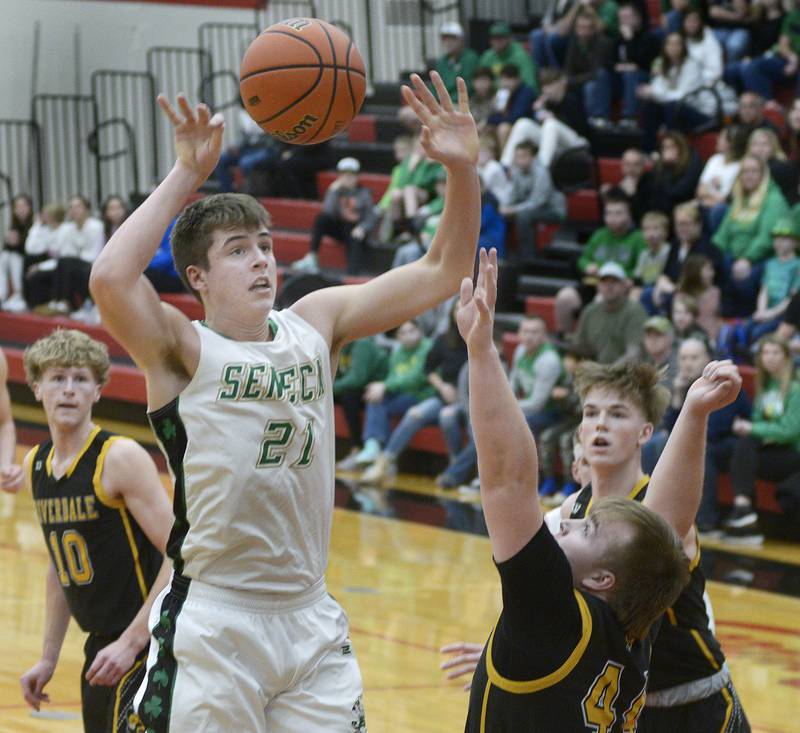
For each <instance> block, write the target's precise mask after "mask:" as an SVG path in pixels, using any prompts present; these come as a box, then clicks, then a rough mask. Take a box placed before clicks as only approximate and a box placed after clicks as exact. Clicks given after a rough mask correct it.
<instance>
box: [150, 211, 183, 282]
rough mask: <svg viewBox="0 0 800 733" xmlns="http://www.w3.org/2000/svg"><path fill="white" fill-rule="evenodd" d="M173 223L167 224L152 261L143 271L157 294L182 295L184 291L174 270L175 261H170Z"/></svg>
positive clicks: (173, 221)
mask: <svg viewBox="0 0 800 733" xmlns="http://www.w3.org/2000/svg"><path fill="white" fill-rule="evenodd" d="M175 221H176V220H175V219H173V220H172V221H171V222H170V223H169V226H168V227H167V231H166V232H164V236H163V237H161V243H160V244H159V245H158V249H157V250H156V253H155V254H154V255H153V259H152V260H150V264H149V265H148V266H147V269H146V270H145V271H144V275H145V277H146V278H147V279H148V280H149V281H150V282H151V283H152V285H153V287H154V288H155V289H156V292H157V293H183V292H185V291H186V289H185V288H184V287H183V281H182V280H181V277H180V275H178V271H177V270H176V269H175V261H174V260H173V259H172V246H171V237H172V229H173V227H174V226H175Z"/></svg>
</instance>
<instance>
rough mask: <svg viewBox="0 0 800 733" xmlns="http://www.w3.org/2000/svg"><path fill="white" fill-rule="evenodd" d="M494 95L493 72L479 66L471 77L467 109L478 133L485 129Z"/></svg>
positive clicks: (492, 107) (492, 106) (492, 109)
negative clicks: (470, 92)
mask: <svg viewBox="0 0 800 733" xmlns="http://www.w3.org/2000/svg"><path fill="white" fill-rule="evenodd" d="M494 96H495V79H494V73H493V72H492V70H491V69H490V68H489V67H487V66H481V67H480V68H478V69H477V70H476V71H475V74H474V76H473V77H472V94H470V95H469V111H470V112H471V113H472V117H473V118H474V120H475V124H476V125H477V126H478V132H480V133H483V132H484V131H485V130H486V125H487V122H488V120H489V115H491V114H492V112H493V111H494ZM412 114H413V110H412Z"/></svg>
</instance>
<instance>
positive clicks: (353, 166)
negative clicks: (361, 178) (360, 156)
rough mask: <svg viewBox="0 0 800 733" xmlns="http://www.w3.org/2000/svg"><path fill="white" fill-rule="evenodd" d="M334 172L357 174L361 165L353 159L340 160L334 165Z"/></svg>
mask: <svg viewBox="0 0 800 733" xmlns="http://www.w3.org/2000/svg"><path fill="white" fill-rule="evenodd" d="M336 170H337V171H340V172H342V173H358V172H359V171H360V170H361V163H359V162H358V161H357V160H356V159H355V158H342V159H341V160H340V161H339V162H338V163H337V164H336Z"/></svg>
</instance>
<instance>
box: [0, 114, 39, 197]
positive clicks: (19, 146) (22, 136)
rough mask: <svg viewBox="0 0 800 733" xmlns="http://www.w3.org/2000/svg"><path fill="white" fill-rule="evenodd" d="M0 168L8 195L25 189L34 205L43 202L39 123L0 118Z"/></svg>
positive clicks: (24, 191) (22, 191)
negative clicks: (7, 187) (9, 191)
mask: <svg viewBox="0 0 800 733" xmlns="http://www.w3.org/2000/svg"><path fill="white" fill-rule="evenodd" d="M0 171H2V172H3V175H4V176H5V180H6V181H7V183H8V186H9V187H10V190H11V196H13V195H14V194H17V193H27V194H29V195H30V196H31V198H32V199H33V204H34V207H36V208H37V209H38V208H40V207H41V206H42V205H43V204H44V203H45V202H44V192H43V181H42V153H41V139H40V134H39V127H38V126H37V125H36V124H35V123H34V122H31V121H30V120H0Z"/></svg>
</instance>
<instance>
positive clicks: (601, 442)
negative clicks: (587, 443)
mask: <svg viewBox="0 0 800 733" xmlns="http://www.w3.org/2000/svg"><path fill="white" fill-rule="evenodd" d="M610 445H611V444H610V443H609V442H608V441H607V440H606V439H605V438H604V437H602V436H601V435H598V436H597V437H596V438H595V439H594V440H593V441H592V448H608V447H610Z"/></svg>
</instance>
